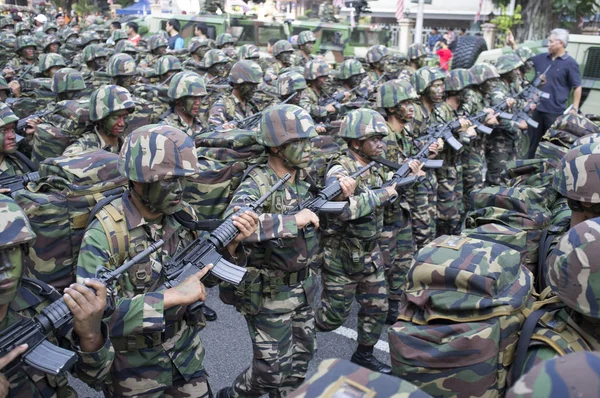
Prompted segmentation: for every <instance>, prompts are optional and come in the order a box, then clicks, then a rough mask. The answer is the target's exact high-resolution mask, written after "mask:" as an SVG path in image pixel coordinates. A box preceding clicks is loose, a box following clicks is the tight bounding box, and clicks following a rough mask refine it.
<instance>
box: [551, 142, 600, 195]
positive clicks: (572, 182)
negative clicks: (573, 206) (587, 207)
mask: <svg viewBox="0 0 600 398" xmlns="http://www.w3.org/2000/svg"><path fill="white" fill-rule="evenodd" d="M560 163H561V165H560V168H559V169H558V170H557V172H556V173H555V174H554V181H553V183H552V185H553V187H554V189H555V190H556V191H557V192H559V193H560V194H561V195H562V196H565V197H567V198H569V199H573V200H576V201H579V202H585V203H600V144H597V143H594V144H586V145H582V146H579V147H577V148H574V149H571V150H570V151H569V152H567V154H566V155H565V156H563V158H562V159H561V161H560Z"/></svg>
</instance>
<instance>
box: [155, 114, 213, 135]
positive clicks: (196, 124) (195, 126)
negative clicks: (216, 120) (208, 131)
mask: <svg viewBox="0 0 600 398" xmlns="http://www.w3.org/2000/svg"><path fill="white" fill-rule="evenodd" d="M160 124H167V125H169V126H172V127H175V128H178V129H179V130H181V131H183V132H184V133H186V134H187V135H189V136H190V137H192V138H196V136H197V135H199V134H200V133H201V132H202V130H203V129H205V128H207V127H208V126H207V125H206V123H202V120H200V119H199V118H197V117H196V118H194V121H193V122H192V125H191V126H190V125H188V124H187V123H186V122H185V121H184V120H183V119H182V118H181V116H179V115H178V114H177V113H176V112H171V113H169V114H167V116H166V117H165V118H164V119H162V120H161V121H160Z"/></svg>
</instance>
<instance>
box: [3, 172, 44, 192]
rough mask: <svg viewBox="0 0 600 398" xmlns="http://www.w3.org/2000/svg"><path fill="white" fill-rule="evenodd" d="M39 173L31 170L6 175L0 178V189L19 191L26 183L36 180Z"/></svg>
mask: <svg viewBox="0 0 600 398" xmlns="http://www.w3.org/2000/svg"><path fill="white" fill-rule="evenodd" d="M40 178H41V177H40V173H39V172H37V171H33V172H31V173H27V174H21V175H12V176H8V177H1V178H0V189H7V188H8V189H10V192H11V193H13V192H16V191H20V190H21V189H24V188H25V187H26V186H27V184H28V183H30V182H34V181H38V180H39V179H40Z"/></svg>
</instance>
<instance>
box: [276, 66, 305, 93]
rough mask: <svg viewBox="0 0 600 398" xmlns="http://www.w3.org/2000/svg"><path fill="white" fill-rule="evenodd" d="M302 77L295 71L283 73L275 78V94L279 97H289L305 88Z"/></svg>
mask: <svg viewBox="0 0 600 398" xmlns="http://www.w3.org/2000/svg"><path fill="white" fill-rule="evenodd" d="M306 87H307V86H306V80H305V79H304V76H302V75H301V74H300V73H298V72H295V71H290V72H285V73H282V74H281V75H279V78H277V92H278V93H279V95H290V94H293V93H295V92H297V91H300V90H304V89H305V88H306Z"/></svg>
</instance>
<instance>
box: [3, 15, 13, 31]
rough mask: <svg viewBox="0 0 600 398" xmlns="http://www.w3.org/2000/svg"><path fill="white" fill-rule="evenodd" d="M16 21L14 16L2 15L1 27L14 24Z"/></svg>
mask: <svg viewBox="0 0 600 398" xmlns="http://www.w3.org/2000/svg"><path fill="white" fill-rule="evenodd" d="M14 24H15V21H13V19H12V17H2V18H0V29H3V28H6V27H7V26H10V25H14Z"/></svg>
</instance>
